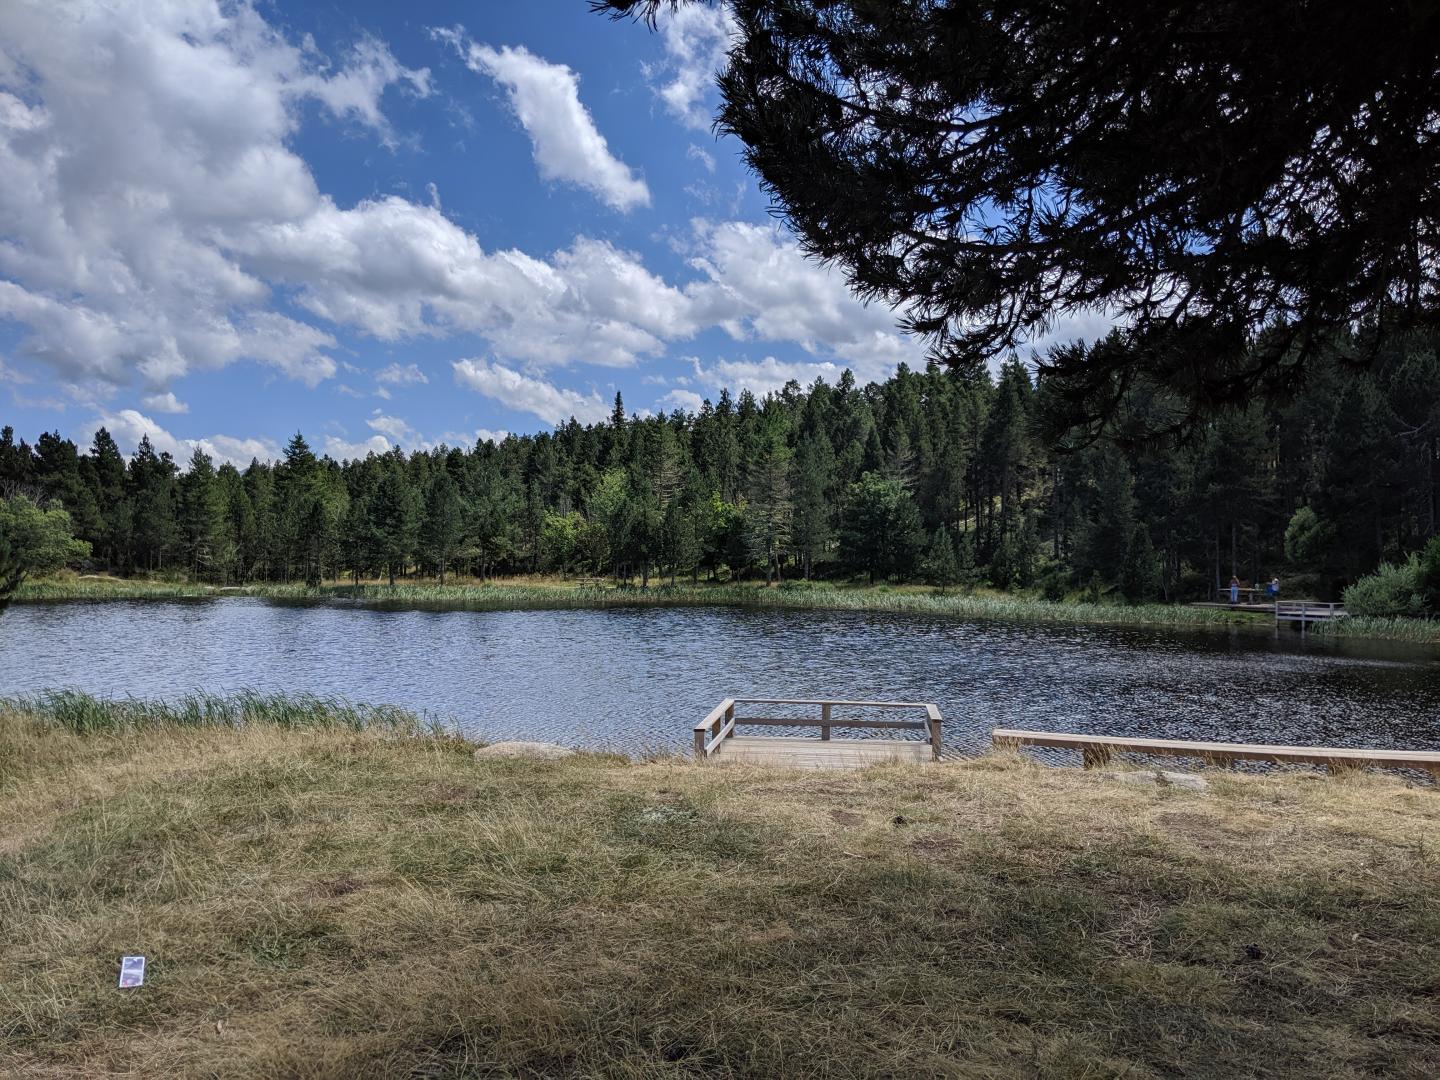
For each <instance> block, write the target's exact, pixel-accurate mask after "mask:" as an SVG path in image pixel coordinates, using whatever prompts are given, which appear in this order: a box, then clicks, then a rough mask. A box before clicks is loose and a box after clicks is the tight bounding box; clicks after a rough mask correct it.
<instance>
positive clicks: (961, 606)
mask: <svg viewBox="0 0 1440 1080" xmlns="http://www.w3.org/2000/svg"><path fill="white" fill-rule="evenodd" d="M225 596H251V597H260V598H263V599H271V600H280V601H292V602H297V603H322V602H326V601H344V602H348V603H359V604H370V605H376V606H384V607H392V608H422V609H428V610H437V609H453V610H463V611H505V610H565V609H584V608H639V607H747V608H762V609H773V610H795V611H874V612H890V613H896V614H924V615H942V616H950V617H953V618H957V619H973V620H977V621H986V620H999V621H1005V620H1010V621H1014V622H1030V623H1041V624H1051V625H1068V626H1163V627H1177V628H1184V627H1193V628H1197V629H1207V628H1209V629H1240V630H1250V631H1257V632H1259V631H1268V630H1270V629H1271V628H1272V626H1273V623H1272V622H1271V620H1270V618H1269V617H1268V616H1265V615H1257V614H1254V613H1249V612H1232V611H1227V610H1225V609H1224V608H1193V607H1188V606H1186V605H1183V604H1140V605H1127V604H1116V603H1103V602H1102V603H1090V602H1085V601H1081V600H1063V601H1048V600H1042V599H1038V598H1036V597H1031V596H1023V595H1015V594H1012V593H1001V592H996V591H993V590H987V589H982V590H977V591H975V592H972V593H965V592H960V591H956V590H951V591H949V592H947V593H946V594H944V595H941V594H939V593H937V591H936V590H934V589H931V588H928V587H924V586H913V585H912V586H888V585H880V586H865V585H848V584H831V583H811V582H794V583H789V584H787V585H785V586H781V587H766V586H765V585H763V584H761V583H758V582H755V583H751V582H746V583H733V584H709V583H705V584H700V585H689V584H682V585H676V586H671V585H668V584H663V583H656V584H653V585H651V586H649V587H648V588H639V587H635V586H631V587H617V586H615V585H613V584H611V583H609V582H594V581H561V580H557V579H548V578H524V579H518V580H505V581H490V582H478V581H470V582H464V583H461V584H447V585H439V584H437V583H435V582H403V583H400V584H397V585H395V586H393V587H392V586H390V585H388V584H383V583H378V582H367V583H362V584H360V585H352V584H335V583H327V584H324V585H321V586H318V587H310V586H306V585H281V584H255V585H246V586H224V587H222V586H215V585H204V584H195V583H190V582H183V581H152V580H146V579H140V578H134V579H131V578H114V577H100V576H89V577H81V576H74V575H68V576H64V577H54V578H44V579H40V580H32V581H26V582H25V583H23V584H22V585H21V587H20V591H19V592H18V593H17V594H16V596H15V601H16V602H17V603H51V602H65V601H100V600H199V599H213V598H216V597H225ZM1311 633H1312V634H1315V635H1318V636H1322V637H1331V638H1337V639H1338V638H1347V639H1355V640H1374V641H1396V642H1403V643H1407V644H1413V645H1440V620H1429V619H1404V618H1392V619H1372V618H1356V617H1352V618H1348V619H1343V620H1338V621H1336V622H1334V623H1324V624H1321V625H1319V626H1316V627H1314V628H1312V630H1311Z"/></svg>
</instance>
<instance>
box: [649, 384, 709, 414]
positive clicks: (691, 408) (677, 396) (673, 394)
mask: <svg viewBox="0 0 1440 1080" xmlns="http://www.w3.org/2000/svg"><path fill="white" fill-rule="evenodd" d="M703 404H705V399H704V398H702V397H701V396H700V395H699V394H697V393H695V391H694V390H671V391H670V392H669V393H668V394H666V395H665V396H664V397H662V398H661V399H660V400H659V401H657V402H656V403H655V408H656V409H659V410H661V411H669V410H670V409H684V410H685V411H686V412H692V413H693V412H698V411H699V409H700V406H701V405H703Z"/></svg>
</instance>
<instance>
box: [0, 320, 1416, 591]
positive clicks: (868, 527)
mask: <svg viewBox="0 0 1440 1080" xmlns="http://www.w3.org/2000/svg"><path fill="white" fill-rule="evenodd" d="M1103 345H1104V343H1101V344H1100V345H1097V346H1095V347H1096V348H1100V347H1103ZM1437 372H1440V359H1437V349H1436V346H1435V343H1434V342H1433V341H1430V340H1428V339H1427V340H1424V341H1409V342H1406V343H1398V344H1395V345H1393V346H1391V347H1390V349H1389V351H1388V352H1387V353H1386V354H1385V355H1384V356H1382V358H1381V362H1380V363H1379V364H1378V365H1377V366H1376V367H1375V368H1374V369H1373V370H1372V371H1371V372H1369V373H1364V374H1362V373H1353V372H1349V371H1347V370H1345V369H1344V368H1343V367H1341V366H1339V365H1338V364H1333V365H1330V366H1321V367H1319V368H1317V369H1315V370H1314V371H1313V372H1312V373H1311V374H1310V376H1309V378H1308V380H1307V382H1306V384H1305V385H1304V386H1303V387H1302V388H1301V390H1300V391H1299V393H1298V395H1297V396H1296V397H1295V398H1294V399H1293V400H1291V401H1290V402H1288V403H1287V404H1284V405H1265V404H1261V403H1256V404H1254V405H1253V406H1251V407H1249V408H1246V409H1243V410H1240V411H1235V412H1231V413H1227V414H1225V415H1224V416H1222V417H1220V418H1218V419H1215V420H1214V421H1212V422H1210V423H1209V424H1208V425H1206V426H1205V427H1204V428H1203V429H1201V430H1200V431H1198V432H1196V433H1194V435H1193V436H1192V437H1191V438H1190V439H1189V440H1188V441H1187V442H1185V443H1183V444H1181V445H1178V446H1174V447H1170V448H1167V449H1156V448H1149V449H1144V450H1140V449H1136V450H1125V449H1122V448H1121V447H1120V444H1118V443H1116V442H1115V441H1112V440H1102V441H1099V442H1096V443H1095V444H1093V445H1091V446H1089V447H1088V448H1083V449H1079V450H1076V451H1073V452H1069V453H1056V452H1052V451H1051V450H1049V449H1047V447H1046V446H1045V445H1043V444H1042V441H1041V439H1040V438H1039V436H1038V434H1037V432H1038V425H1037V423H1036V422H1035V419H1036V417H1037V415H1038V413H1039V412H1040V410H1041V409H1042V408H1043V406H1044V404H1045V401H1044V398H1045V393H1046V388H1045V387H1044V386H1043V385H1041V386H1039V387H1037V386H1036V385H1035V384H1034V383H1033V381H1032V379H1031V376H1030V375H1029V374H1028V372H1027V370H1026V368H1025V367H1024V366H1022V365H1021V364H1019V363H1016V362H1011V363H1008V364H1006V365H1005V366H1004V367H1003V368H1002V370H1001V371H1000V372H999V375H998V377H994V378H992V377H991V376H989V375H986V374H981V375H979V376H969V377H962V376H960V375H957V374H955V373H953V372H951V371H949V370H946V369H942V368H939V367H936V366H933V365H932V366H931V367H929V368H928V369H927V370H925V371H923V372H914V371H910V370H907V369H906V368H904V367H901V368H900V369H899V370H898V371H897V373H896V374H895V375H894V376H893V377H892V378H890V379H889V380H887V381H886V382H884V383H880V384H872V385H869V386H866V387H860V386H857V385H856V384H855V382H854V380H853V378H852V377H851V376H850V374H849V373H848V372H847V373H846V374H845V375H844V376H842V378H841V379H840V380H839V382H838V384H837V385H835V386H829V385H827V384H825V383H824V382H819V381H817V382H816V383H815V384H814V385H813V386H811V387H810V388H809V389H808V390H805V389H802V388H801V387H800V386H799V385H798V384H795V383H791V384H790V385H788V386H786V387H785V388H784V390H782V391H781V392H779V393H776V394H771V395H767V396H766V397H764V398H762V399H757V398H756V397H754V396H753V395H751V394H750V393H748V392H746V393H742V394H740V395H739V397H738V398H734V399H732V397H731V396H730V395H729V394H728V393H721V394H720V396H719V399H718V401H717V402H716V403H715V404H714V405H711V404H710V403H709V402H707V403H706V404H705V405H704V406H703V407H702V408H701V409H700V411H699V412H698V413H696V414H693V415H692V414H687V413H683V412H680V411H677V412H674V413H672V414H670V415H668V416H647V417H627V416H626V415H625V412H624V409H623V405H622V403H621V401H620V398H619V396H618V395H617V397H616V403H615V411H614V415H613V417H612V419H611V420H610V421H609V422H607V423H601V424H594V425H589V426H585V425H581V424H579V423H577V422H575V421H574V420H572V421H570V422H569V423H567V424H565V425H562V426H561V427H559V428H558V429H557V430H555V431H554V432H550V433H541V434H536V435H525V436H512V437H510V438H507V439H506V440H505V441H504V442H502V443H500V444H499V445H495V444H493V443H481V444H479V445H477V446H475V447H472V448H469V449H460V448H455V449H450V448H444V447H441V448H438V449H434V450H428V451H416V452H413V453H409V454H406V453H404V452H402V451H400V450H398V449H397V450H393V451H391V452H390V453H387V454H383V455H371V456H369V457H367V458H366V459H364V460H362V461H346V462H337V461H333V460H331V459H330V458H328V457H323V456H317V455H316V454H315V453H314V452H313V451H312V449H311V448H310V447H309V445H308V444H307V443H306V441H305V439H304V438H303V437H302V436H300V435H298V434H297V435H296V436H295V437H294V438H293V439H292V440H291V441H290V443H289V445H288V446H287V447H286V449H285V453H284V457H283V459H282V460H280V461H278V462H274V463H264V462H259V461H254V462H251V464H250V465H249V467H248V468H245V469H244V470H239V469H236V468H235V467H233V466H231V465H229V464H223V465H221V466H220V467H219V468H216V467H215V466H214V464H213V462H212V461H211V459H210V458H209V457H207V456H206V455H205V454H204V453H202V452H200V451H196V452H195V454H194V455H193V456H192V457H191V458H190V460H189V461H186V462H184V463H183V468H182V466H181V463H178V462H176V461H174V460H172V458H171V457H170V456H169V455H168V454H165V453H157V452H156V451H155V449H154V447H152V446H151V445H150V443H149V442H148V440H146V441H142V443H141V445H140V447H139V448H138V450H136V452H135V453H134V454H132V455H131V456H130V458H129V460H128V461H127V460H126V459H125V457H124V456H122V454H121V452H120V450H119V448H118V447H117V446H116V444H115V442H114V440H113V439H112V438H111V437H110V435H109V434H108V433H107V432H105V431H104V430H101V431H99V432H97V433H96V435H95V438H94V441H93V443H92V444H91V446H90V447H89V448H88V449H87V450H85V451H84V452H81V451H80V450H79V449H78V448H77V447H76V446H75V444H74V443H72V442H70V441H69V440H67V439H65V438H63V437H61V436H60V435H59V434H56V433H47V434H43V435H41V436H40V437H39V439H38V440H37V442H36V443H35V445H34V446H30V445H28V444H26V443H25V442H19V443H17V442H16V441H15V437H14V434H13V431H12V430H11V429H10V428H8V427H7V428H5V429H4V431H3V434H0V496H4V497H6V499H7V502H6V503H5V504H0V508H3V507H4V506H8V510H7V511H6V513H7V514H8V515H9V520H10V521H11V523H12V524H11V527H10V531H11V532H12V533H14V532H15V531H16V529H17V528H19V526H17V525H15V524H14V523H15V522H16V521H19V520H20V519H21V518H22V517H24V516H25V514H27V513H28V514H29V515H30V517H31V518H34V516H35V515H36V514H38V513H41V512H42V510H44V509H47V508H48V509H49V510H50V511H51V512H52V515H53V512H54V511H56V510H63V511H64V512H66V513H68V515H69V520H70V525H71V527H72V528H73V532H74V535H75V537H77V538H78V539H79V540H80V541H82V542H88V544H89V555H88V564H89V565H91V566H92V567H94V568H103V569H107V570H110V571H114V572H118V573H122V574H132V573H142V572H157V571H158V572H179V571H183V572H185V573H186V574H189V575H191V576H193V577H195V578H197V579H203V580H209V581H216V582H249V581H257V580H260V581H306V582H310V583H319V582H321V581H322V580H327V579H338V578H351V579H355V580H359V579H363V578H376V577H380V578H383V579H385V580H388V581H392V582H393V581H395V580H397V579H400V578H403V577H409V576H412V575H424V576H434V577H438V578H440V579H442V580H443V579H446V578H448V577H450V576H451V575H455V574H463V575H474V576H479V577H482V578H484V577H490V576H493V575H503V574H515V573H531V572H550V573H559V574H563V575H572V574H604V575H613V576H614V577H616V578H618V579H621V580H626V581H638V582H640V583H649V581H650V580H651V578H653V577H655V576H657V575H659V576H663V577H666V578H669V579H672V580H673V579H675V578H676V577H681V576H683V577H686V578H691V579H696V578H699V577H701V576H705V577H723V576H753V577H763V578H765V579H767V580H775V579H779V580H787V579H791V578H795V577H806V578H809V577H827V578H835V577H847V578H857V579H863V580H869V581H876V582H878V581H884V580H897V581H929V582H933V583H936V584H939V585H942V586H944V585H952V584H965V583H979V582H982V581H988V582H989V583H991V584H993V585H995V586H998V587H1001V588H1010V587H1039V588H1042V589H1043V590H1044V592H1045V593H1046V595H1050V596H1054V597H1058V596H1061V595H1063V594H1065V593H1067V592H1070V591H1073V590H1076V589H1080V590H1084V591H1086V592H1087V593H1092V594H1101V593H1105V594H1117V595H1123V596H1124V597H1126V598H1129V599H1132V600H1144V599H1162V598H1163V599H1179V598H1191V597H1198V596H1205V595H1209V594H1210V593H1211V592H1212V590H1213V589H1214V588H1215V587H1216V586H1217V585H1221V584H1224V583H1225V582H1228V581H1229V578H1230V576H1231V575H1232V574H1237V575H1239V576H1240V577H1241V578H1242V579H1244V580H1247V581H1248V580H1262V579H1267V578H1268V577H1269V576H1270V575H1272V574H1276V573H1280V574H1283V575H1286V591H1287V593H1289V594H1290V595H1297V594H1298V592H1299V591H1301V590H1302V589H1303V590H1305V591H1310V592H1318V593H1321V594H1326V595H1333V594H1334V593H1335V592H1337V591H1338V589H1339V587H1340V586H1341V585H1342V584H1343V583H1344V582H1347V581H1351V580H1354V579H1355V578H1356V577H1358V576H1359V575H1361V574H1363V573H1367V572H1369V571H1371V570H1373V569H1375V567H1376V566H1377V565H1379V564H1380V563H1381V562H1382V561H1385V560H1401V559H1403V558H1404V557H1405V555H1406V554H1407V553H1408V552H1411V551H1415V550H1417V549H1419V548H1420V547H1421V546H1422V545H1423V543H1424V541H1425V540H1426V539H1427V538H1428V537H1430V536H1433V535H1435V534H1436V532H1437V525H1440V521H1437V509H1440V451H1437V438H1440V424H1437V423H1436V420H1437V416H1440V378H1437ZM1165 406H1166V403H1165V402H1164V401H1163V400H1161V396H1160V395H1146V394H1144V393H1141V392H1138V391H1135V392H1132V393H1131V394H1130V395H1129V396H1128V397H1127V399H1126V400H1125V405H1124V408H1123V409H1122V410H1121V411H1120V414H1119V415H1120V420H1119V421H1118V422H1119V423H1121V424H1122V425H1123V424H1124V423H1125V422H1126V419H1125V418H1126V417H1128V418H1129V419H1130V420H1135V419H1137V418H1138V419H1140V420H1144V421H1147V422H1148V421H1149V420H1153V419H1154V416H1147V415H1146V414H1147V413H1158V412H1163V409H1164V408H1165ZM31 504H33V505H31ZM22 508H28V509H24V510H22ZM51 520H52V523H53V517H52V519H51ZM3 524H4V521H3V520H0V526H3ZM36 528H39V525H38V524H37V525H36ZM0 531H4V530H3V528H0ZM22 543H23V541H22ZM53 548H54V545H53V544H52V549H53ZM64 550H68V552H69V555H68V558H69V559H70V561H72V562H74V561H75V559H76V557H77V552H78V553H82V554H83V543H82V544H81V545H80V546H79V547H72V548H69V549H64ZM1297 576H1298V577H1299V578H1300V580H1297Z"/></svg>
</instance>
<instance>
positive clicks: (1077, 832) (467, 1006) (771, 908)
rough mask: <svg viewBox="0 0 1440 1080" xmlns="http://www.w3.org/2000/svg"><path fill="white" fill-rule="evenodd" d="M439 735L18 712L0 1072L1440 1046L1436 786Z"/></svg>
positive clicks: (1141, 1069) (646, 1070) (676, 1073)
mask: <svg viewBox="0 0 1440 1080" xmlns="http://www.w3.org/2000/svg"><path fill="white" fill-rule="evenodd" d="M206 700H208V701H210V705H209V706H204V705H203V704H202V703H203V702H204V701H206ZM347 708H349V709H350V710H351V711H349V712H347V711H346V709H347ZM82 717H83V718H85V719H83V721H82V720H79V719H77V718H82ZM424 728H425V725H424V724H423V723H422V722H421V721H420V720H419V719H418V718H413V717H410V718H407V717H405V716H404V715H403V714H399V713H396V712H395V711H393V710H389V711H387V710H380V711H377V712H366V710H365V709H364V708H363V707H356V706H348V707H347V706H345V705H344V703H334V702H328V703H327V702H317V701H314V700H302V701H291V702H288V703H287V702H285V701H284V700H283V699H250V706H249V707H247V706H246V705H245V704H243V703H239V704H234V705H232V706H228V707H227V706H224V705H223V704H221V703H220V702H219V700H218V699H198V700H197V703H196V704H195V705H194V706H193V707H183V706H181V705H176V706H174V712H173V714H170V715H162V714H153V713H150V712H147V711H146V710H145V709H143V708H141V707H138V706H131V707H130V708H129V711H128V712H124V711H119V710H110V709H107V708H106V707H105V706H103V705H87V704H85V703H84V702H77V701H76V700H73V699H71V700H68V701H63V702H57V701H55V700H53V699H52V700H49V701H43V700H42V701H33V702H29V703H24V704H16V703H10V704H7V705H3V706H0V1074H3V1075H6V1076H11V1075H14V1076H22V1077H23V1076H35V1077H91V1076H97V1075H109V1074H126V1075H137V1076H210V1075H225V1076H264V1077H276V1076H280V1077H283V1076H304V1077H317V1078H318V1077H356V1076H425V1077H458V1076H535V1077H540V1076H556V1075H580V1076H595V1077H602V1076H603V1077H683V1076H732V1075H736V1076H739V1075H749V1076H786V1077H791V1076H797V1077H798V1076H833V1077H852V1076H957V1077H1012V1076H1013V1077H1046V1078H1049V1077H1114V1076H1127V1077H1174V1076H1187V1077H1222V1076H1223V1077H1230V1076H1263V1077H1306V1078H1313V1077H1357V1078H1358V1077H1362V1076H1363V1077H1369V1076H1387V1077H1408V1078H1416V1080H1419V1078H1422V1077H1423V1078H1431V1077H1434V1076H1436V1075H1440V1012H1437V1010H1436V1008H1435V1004H1436V1001H1437V999H1440V843H1437V841H1436V837H1437V836H1440V794H1437V792H1436V791H1435V790H1434V789H1430V788H1410V787H1407V786H1406V785H1405V784H1404V783H1403V782H1402V781H1400V780H1398V779H1395V778H1387V777H1382V776H1359V775H1357V776H1353V777H1346V778H1333V779H1332V778H1300V777H1289V778H1286V777H1272V778H1267V777H1259V776H1240V775H1235V776H1231V775H1226V774H1212V775H1211V787H1210V790H1209V791H1207V792H1190V791H1181V790H1176V789H1173V788H1158V787H1150V786H1131V785H1127V784H1120V783H1116V782H1115V781H1114V780H1113V779H1108V778H1106V777H1104V776H1102V775H1099V774H1096V773H1087V772H1082V771H1079V770H1061V769H1047V768H1043V767H1039V766H1034V765H1030V764H1027V763H1024V762H1023V761H1021V760H1020V759H1018V758H1010V757H996V758H987V759H980V760H976V761H968V762H963V763H954V764H946V765H938V766H929V767H916V766H909V767H906V766H882V767H878V768H875V769H871V770H868V771H865V772H859V773H853V774H844V775H821V774H804V773H796V774H784V773H779V772H775V771H767V770H760V769H750V768H734V767H726V766H719V767H699V766H695V765H692V764H688V763H685V762H681V761H672V760H657V761H651V762H644V763H629V762H626V761H624V760H621V759H618V758H613V757H604V756H595V755H580V756H576V757H574V758H570V759H567V760H564V761H558V762H531V761H476V760H474V759H473V758H472V757H471V753H470V750H471V747H470V746H469V745H468V744H466V743H464V742H462V741H460V740H457V739H453V738H437V737H431V736H425V735H423V734H419V733H420V732H423V730H424ZM123 954H144V955H145V956H146V957H147V959H148V962H149V966H148V972H147V980H146V984H145V986H144V987H142V988H140V989H137V990H127V991H121V990H118V989H116V987H115V981H116V975H117V970H118V964H119V958H120V956H121V955H123Z"/></svg>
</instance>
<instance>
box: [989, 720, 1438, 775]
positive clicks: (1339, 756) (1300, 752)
mask: <svg viewBox="0 0 1440 1080" xmlns="http://www.w3.org/2000/svg"><path fill="white" fill-rule="evenodd" d="M990 742H991V745H993V746H994V747H995V748H996V749H1006V748H1014V747H1019V746H1048V747H1053V748H1058V749H1063V750H1079V751H1080V754H1081V758H1082V760H1083V761H1084V763H1085V767H1086V768H1087V769H1088V768H1091V767H1093V766H1096V765H1104V764H1105V763H1106V762H1108V761H1109V760H1110V759H1111V758H1112V757H1113V756H1114V755H1115V754H1118V753H1132V754H1159V755H1167V756H1171V757H1194V758H1199V759H1201V760H1202V761H1205V762H1207V763H1209V764H1226V765H1228V764H1231V763H1233V762H1236V761H1268V762H1272V763H1275V764H1287V765H1288V764H1293V765H1323V766H1325V767H1326V768H1328V769H1329V770H1330V771H1332V772H1335V771H1339V770H1341V769H1353V768H1358V767H1360V766H1364V765H1371V766H1377V767H1379V768H1384V769H1423V770H1428V771H1429V772H1431V773H1434V774H1436V775H1437V776H1440V751H1433V750H1365V749H1359V748H1356V747H1349V746H1272V745H1267V744H1262V743H1225V742H1197V741H1192V740H1187V739H1144V738H1124V737H1117V736H1111V735H1078V734H1074V733H1071V732H1061V731H1022V730H1019V729H1016V728H996V729H995V730H994V731H992V732H991V733H990Z"/></svg>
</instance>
